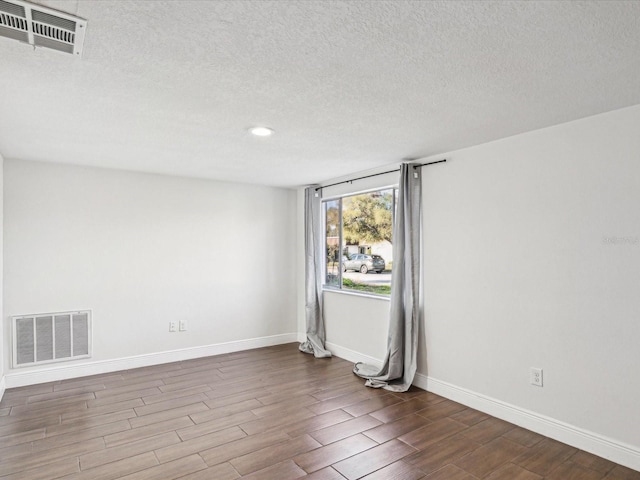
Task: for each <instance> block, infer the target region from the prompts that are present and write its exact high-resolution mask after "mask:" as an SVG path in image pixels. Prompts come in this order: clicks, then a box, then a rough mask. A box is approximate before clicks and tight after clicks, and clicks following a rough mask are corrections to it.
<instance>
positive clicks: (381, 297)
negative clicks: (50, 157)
mask: <svg viewBox="0 0 640 480" xmlns="http://www.w3.org/2000/svg"><path fill="white" fill-rule="evenodd" d="M322 292H323V293H324V292H331V293H337V294H338V295H351V296H354V297H364V298H372V299H374V300H383V301H386V302H388V301H389V300H390V299H391V295H376V294H375V293H367V292H358V291H355V290H344V289H341V288H331V287H327V286H324V285H323V287H322Z"/></svg>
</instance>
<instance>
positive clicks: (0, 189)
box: [0, 155, 5, 400]
mask: <svg viewBox="0 0 640 480" xmlns="http://www.w3.org/2000/svg"><path fill="white" fill-rule="evenodd" d="M3 176H4V159H3V158H2V155H0V312H2V301H3V297H2V269H3V260H4V257H3V255H2V239H3V236H2V226H3V224H4V207H3V201H4V178H3ZM4 330H5V321H4V316H3V317H2V318H0V400H2V396H3V395H4V389H5V379H4V373H5V372H4V370H5V368H4V365H5V363H4V352H5V343H4V339H5V334H4Z"/></svg>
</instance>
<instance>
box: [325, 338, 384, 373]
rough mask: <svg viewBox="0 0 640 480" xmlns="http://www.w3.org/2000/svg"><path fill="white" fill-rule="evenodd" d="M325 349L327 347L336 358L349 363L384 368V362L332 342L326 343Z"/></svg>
mask: <svg viewBox="0 0 640 480" xmlns="http://www.w3.org/2000/svg"><path fill="white" fill-rule="evenodd" d="M325 347H327V350H329V351H330V352H331V353H332V354H333V355H335V356H336V357H340V358H342V359H344V360H347V361H349V362H353V363H358V362H362V363H366V364H368V365H373V366H374V367H382V362H383V361H382V360H380V359H379V358H375V357H371V356H369V355H365V354H364V353H360V352H356V351H355V350H351V349H349V348H345V347H341V346H340V345H336V344H335V343H331V342H325Z"/></svg>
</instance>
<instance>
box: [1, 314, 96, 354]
mask: <svg viewBox="0 0 640 480" xmlns="http://www.w3.org/2000/svg"><path fill="white" fill-rule="evenodd" d="M12 323H13V328H12V331H13V366H14V367H28V366H30V365H39V364H42V363H53V362H61V361H64V360H75V359H77V358H85V357H90V356H91V311H90V310H83V311H78V312H61V313H40V314H37V315H21V316H19V317H12Z"/></svg>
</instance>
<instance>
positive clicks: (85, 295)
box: [4, 160, 297, 383]
mask: <svg viewBox="0 0 640 480" xmlns="http://www.w3.org/2000/svg"><path fill="white" fill-rule="evenodd" d="M5 179H6V181H5V192H4V193H5V222H4V227H5V228H4V233H5V245H4V258H5V271H4V275H5V289H4V298H5V304H4V317H5V318H8V317H9V316H11V315H21V314H28V313H40V312H57V311H67V310H74V309H91V310H92V311H93V327H94V332H93V340H94V355H93V358H92V360H91V362H101V361H107V360H112V359H119V358H127V357H133V356H140V355H145V354H154V353H157V352H168V351H174V350H181V349H193V348H197V347H201V346H207V345H219V344H223V343H225V342H240V343H241V342H243V341H245V340H247V339H254V338H267V339H268V338H272V339H275V340H274V341H276V342H277V341H284V340H287V341H293V340H294V339H295V337H296V332H297V325H296V318H295V313H296V306H295V297H296V294H295V291H296V290H295V289H296V287H295V285H296V283H295V282H296V279H295V262H296V258H295V249H296V245H295V212H296V197H295V191H293V190H286V189H277V188H268V187H259V186H250V185H240V184H232V183H222V182H213V181H204V180H194V179H185V178H177V177H167V176H157V175H146V174H136V173H128V172H121V171H113V170H101V169H94V168H83V167H75V166H64V165H59V164H47V163H36V162H25V161H15V160H6V161H5ZM179 319H185V320H187V321H188V331H187V332H178V333H169V331H168V323H169V321H170V320H179ZM250 345H254V344H250ZM7 350H8V349H7ZM5 361H6V362H7V361H8V352H5ZM7 365H9V364H8V363H7ZM58 366H59V365H58ZM58 366H57V367H58ZM57 367H55V368H57ZM52 368H54V367H52ZM42 369H43V367H40V368H39V369H38V370H42ZM24 370H25V369H24V368H19V369H13V370H9V371H8V373H9V375H8V376H7V383H9V382H10V379H12V378H13V377H14V376H15V375H19V374H22V373H23V372H24Z"/></svg>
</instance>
